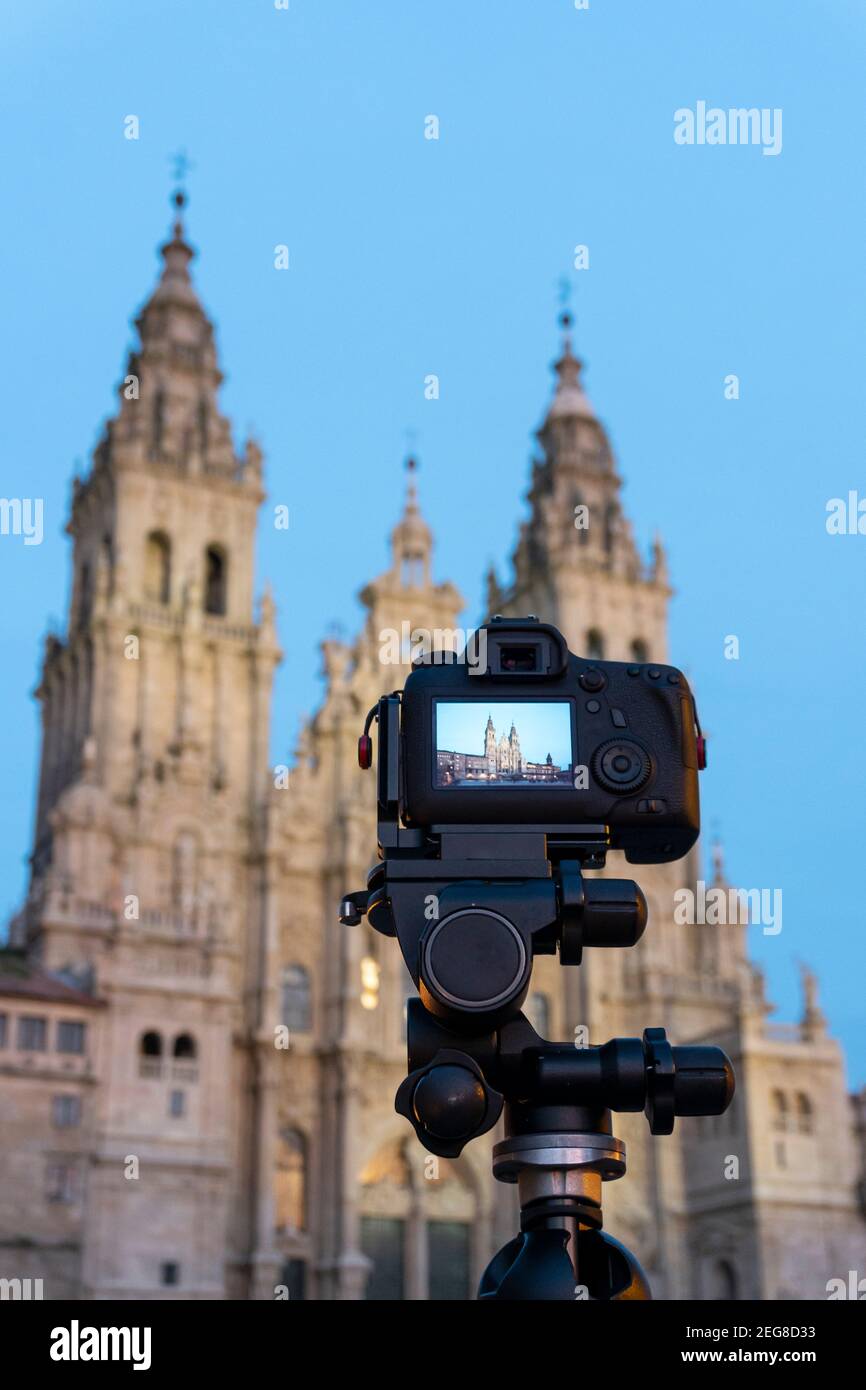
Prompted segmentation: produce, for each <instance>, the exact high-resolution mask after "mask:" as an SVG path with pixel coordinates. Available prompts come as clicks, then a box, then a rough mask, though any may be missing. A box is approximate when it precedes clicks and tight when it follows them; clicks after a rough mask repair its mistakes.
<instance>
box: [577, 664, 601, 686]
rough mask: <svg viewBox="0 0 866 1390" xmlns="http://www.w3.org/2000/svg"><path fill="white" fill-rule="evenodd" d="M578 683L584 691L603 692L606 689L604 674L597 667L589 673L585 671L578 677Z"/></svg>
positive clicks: (592, 668)
mask: <svg viewBox="0 0 866 1390" xmlns="http://www.w3.org/2000/svg"><path fill="white" fill-rule="evenodd" d="M578 681H579V683H580V685H581V686H582V687H583V689H584V690H593V691H595V690H603V689H604V687H605V684H606V682H605V678H604V672H603V671H599V670H598V669H597V668H596V667H595V666H591V667H590V669H589V670H588V671H584V672H583V674H582V675H580V676H578Z"/></svg>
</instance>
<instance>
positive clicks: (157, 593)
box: [144, 531, 171, 603]
mask: <svg viewBox="0 0 866 1390" xmlns="http://www.w3.org/2000/svg"><path fill="white" fill-rule="evenodd" d="M144 596H145V598H146V599H147V600H148V601H149V602H150V603H168V602H169V601H170V599H171V541H170V540H169V538H168V536H167V535H166V534H165V532H164V531H151V533H150V535H149V536H148V538H147V544H146V546H145V553H144Z"/></svg>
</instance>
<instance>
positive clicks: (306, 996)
mask: <svg viewBox="0 0 866 1390" xmlns="http://www.w3.org/2000/svg"><path fill="white" fill-rule="evenodd" d="M280 1012H281V1017H282V1022H283V1024H284V1025H285V1027H286V1028H288V1029H290V1030H293V1031H294V1032H296V1033H309V1031H310V1028H311V1027H312V1022H313V1009H312V1001H311V998H310V975H309V972H308V971H307V970H306V969H305V968H304V966H303V965H287V966H286V967H285V968H284V970H283V983H282V998H281V1001H280Z"/></svg>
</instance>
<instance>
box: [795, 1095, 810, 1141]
mask: <svg viewBox="0 0 866 1390" xmlns="http://www.w3.org/2000/svg"><path fill="white" fill-rule="evenodd" d="M797 1128H798V1130H799V1131H800V1133H801V1134H811V1133H812V1102H811V1101H810V1099H809V1097H808V1096H807V1095H805V1094H804V1093H803V1092H802V1091H799V1092H798V1094H797Z"/></svg>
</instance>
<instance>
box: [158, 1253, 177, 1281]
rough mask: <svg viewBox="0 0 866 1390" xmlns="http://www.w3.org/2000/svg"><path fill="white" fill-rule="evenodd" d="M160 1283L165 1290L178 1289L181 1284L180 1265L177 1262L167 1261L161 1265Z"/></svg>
mask: <svg viewBox="0 0 866 1390" xmlns="http://www.w3.org/2000/svg"><path fill="white" fill-rule="evenodd" d="M159 1282H160V1283H161V1284H162V1285H163V1287H164V1288H176V1287H177V1285H178V1284H179V1283H180V1265H179V1264H177V1262H176V1261H175V1260H166V1261H165V1263H164V1264H161V1265H160V1267H159Z"/></svg>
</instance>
